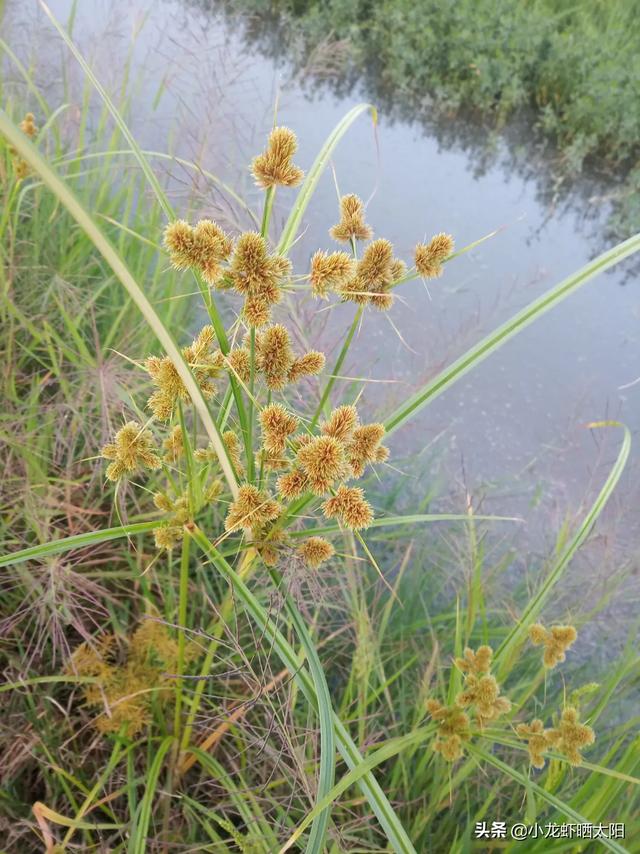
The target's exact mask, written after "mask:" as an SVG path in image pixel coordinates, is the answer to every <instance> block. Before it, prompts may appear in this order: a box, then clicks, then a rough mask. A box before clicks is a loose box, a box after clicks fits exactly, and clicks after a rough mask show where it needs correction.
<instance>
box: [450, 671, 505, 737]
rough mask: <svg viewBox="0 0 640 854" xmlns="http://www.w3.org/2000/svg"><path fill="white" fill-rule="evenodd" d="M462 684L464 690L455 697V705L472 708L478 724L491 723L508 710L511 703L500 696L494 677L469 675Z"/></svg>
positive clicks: (489, 675)
mask: <svg viewBox="0 0 640 854" xmlns="http://www.w3.org/2000/svg"><path fill="white" fill-rule="evenodd" d="M464 684H465V687H464V690H463V691H461V692H460V693H459V694H458V696H457V697H456V703H457V705H458V706H462V707H463V708H466V707H467V706H473V707H474V708H475V710H476V713H477V716H478V721H479V723H480V724H482V723H483V722H484V721H493V720H495V719H496V718H498V717H500V715H502V714H505V713H506V712H508V711H509V710H510V708H511V703H510V702H509V700H507V698H506V697H501V696H500V686H499V685H498V683H497V681H496V678H495V676H491V674H489V673H487V674H485V675H484V676H476V674H474V673H469V674H468V675H467V677H466V679H465V683H464Z"/></svg>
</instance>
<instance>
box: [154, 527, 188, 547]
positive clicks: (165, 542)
mask: <svg viewBox="0 0 640 854" xmlns="http://www.w3.org/2000/svg"><path fill="white" fill-rule="evenodd" d="M183 536H184V529H183V528H182V527H181V526H179V525H171V524H167V525H160V527H159V528H154V530H153V537H154V540H155V543H156V548H157V549H166V550H167V551H170V550H171V549H173V548H175V546H176V545H177V544H178V543H179V542H180V541H181V540H182V537H183Z"/></svg>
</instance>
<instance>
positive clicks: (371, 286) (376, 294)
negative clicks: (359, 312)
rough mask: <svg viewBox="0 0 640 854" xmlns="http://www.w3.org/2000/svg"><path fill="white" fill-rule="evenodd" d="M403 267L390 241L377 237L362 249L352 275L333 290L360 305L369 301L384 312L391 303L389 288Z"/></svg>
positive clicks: (391, 297)
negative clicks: (362, 252)
mask: <svg viewBox="0 0 640 854" xmlns="http://www.w3.org/2000/svg"><path fill="white" fill-rule="evenodd" d="M403 267H404V265H403V264H402V262H401V261H399V260H398V259H396V258H394V257H393V246H392V245H391V243H389V241H388V240H385V239H384V238H379V239H378V240H374V241H373V242H372V243H370V244H369V245H368V246H367V248H366V249H365V251H364V254H363V256H362V259H361V260H360V261H359V262H358V265H357V267H356V274H355V276H354V277H353V278H352V279H349V280H347V281H346V282H343V283H342V284H341V285H340V286H339V287H338V289H337V290H338V292H339V293H340V295H341V296H342V298H343V299H346V300H351V301H352V302H356V303H359V304H360V305H366V304H371V305H373V306H374V307H375V308H378V309H380V310H381V311H387V310H388V309H389V308H391V306H392V305H393V294H392V293H391V288H392V286H393V284H394V282H395V281H396V278H399V277H400V276H399V275H398V274H401V271H402V269H403Z"/></svg>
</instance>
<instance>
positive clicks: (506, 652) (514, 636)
mask: <svg viewBox="0 0 640 854" xmlns="http://www.w3.org/2000/svg"><path fill="white" fill-rule="evenodd" d="M603 423H604V424H606V425H607V426H617V427H622V429H623V430H624V437H623V440H622V446H621V448H620V451H619V452H618V456H617V458H616V461H615V463H614V465H613V467H612V468H611V471H610V472H609V476H608V477H607V479H606V481H605V483H604V486H603V487H602V489H601V490H600V492H599V493H598V497H597V498H596V500H595V501H594V503H593V505H592V506H591V509H590V510H589V512H588V513H587V515H586V516H585V518H584V519H583V521H582V524H581V525H580V527H579V528H578V530H577V531H576V533H575V535H574V536H573V538H572V539H571V541H570V542H569V544H568V545H567V547H566V548H565V549H564V550H563V552H562V554H561V555H560V557H559V558H558V560H557V561H556V562H555V564H554V566H553V567H552V569H551V572H550V573H549V575H548V576H547V578H546V579H545V581H544V583H543V584H542V586H541V587H540V590H539V591H538V592H537V593H536V595H535V596H533V597H532V598H531V599H530V600H529V602H528V603H527V605H526V607H525V609H524V611H523V612H522V615H521V617H520V620H519V621H518V624H517V625H516V626H514V627H513V629H512V630H511V631H510V632H509V635H508V636H507V637H506V638H505V640H504V641H503V642H502V644H501V645H500V646H499V647H498V650H497V651H496V657H495V658H496V663H497V664H499V670H498V678H499V679H504V677H505V675H506V673H507V672H508V671H509V667H510V665H511V662H512V661H513V659H514V657H515V655H516V654H517V652H518V649H519V646H520V644H522V642H523V641H524V639H525V638H526V636H527V632H528V631H529V626H530V625H531V624H532V623H533V622H534V620H535V619H536V618H537V617H538V615H539V614H540V612H541V611H542V609H543V607H544V605H545V603H546V602H547V600H548V598H549V596H550V595H551V592H552V590H553V588H554V587H555V585H556V584H557V583H558V581H559V580H560V577H561V576H562V573H563V572H564V570H565V569H566V567H567V565H568V564H569V561H570V560H571V559H572V557H573V556H574V555H575V553H576V552H577V551H578V549H579V548H580V546H581V545H582V544H583V543H584V541H585V540H586V539H587V537H588V536H589V534H590V533H591V530H592V529H593V526H594V525H595V523H596V520H597V518H598V516H599V515H600V514H601V513H602V511H603V510H604V508H605V506H606V504H607V501H608V500H609V498H610V497H611V493H612V492H613V490H614V489H615V487H616V484H617V483H618V481H619V480H620V476H621V475H622V472H623V471H624V467H625V465H626V463H627V460H628V458H629V452H630V450H631V433H630V432H629V430H628V428H627V427H625V426H624V425H623V424H618V423H617V422H603ZM593 426H596V425H593ZM597 426H600V425H597Z"/></svg>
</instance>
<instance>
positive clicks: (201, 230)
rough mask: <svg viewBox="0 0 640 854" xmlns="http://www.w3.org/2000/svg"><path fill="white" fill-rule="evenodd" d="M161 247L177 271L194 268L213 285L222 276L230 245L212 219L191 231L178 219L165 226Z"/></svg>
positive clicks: (229, 252)
mask: <svg viewBox="0 0 640 854" xmlns="http://www.w3.org/2000/svg"><path fill="white" fill-rule="evenodd" d="M164 245H165V246H166V248H167V249H168V250H169V258H170V260H171V263H172V265H173V266H174V267H175V268H176V269H178V270H186V269H189V268H194V269H197V270H199V271H200V273H201V274H202V278H203V279H204V280H205V281H206V282H207V283H208V284H210V285H213V284H215V283H216V282H217V281H218V279H219V278H220V276H221V274H222V266H221V265H222V262H223V261H226V260H227V259H228V257H229V255H230V254H231V249H232V245H233V244H232V242H231V239H230V238H229V237H228V235H226V234H225V233H224V231H223V230H222V229H221V228H220V226H219V225H216V223H215V222H213V220H210V219H202V220H200V221H199V222H198V223H197V224H196V226H195V228H192V226H190V225H189V223H188V222H186V221H185V220H183V219H179V220H176V221H175V222H171V223H169V225H168V226H167V227H166V229H165V232H164Z"/></svg>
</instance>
